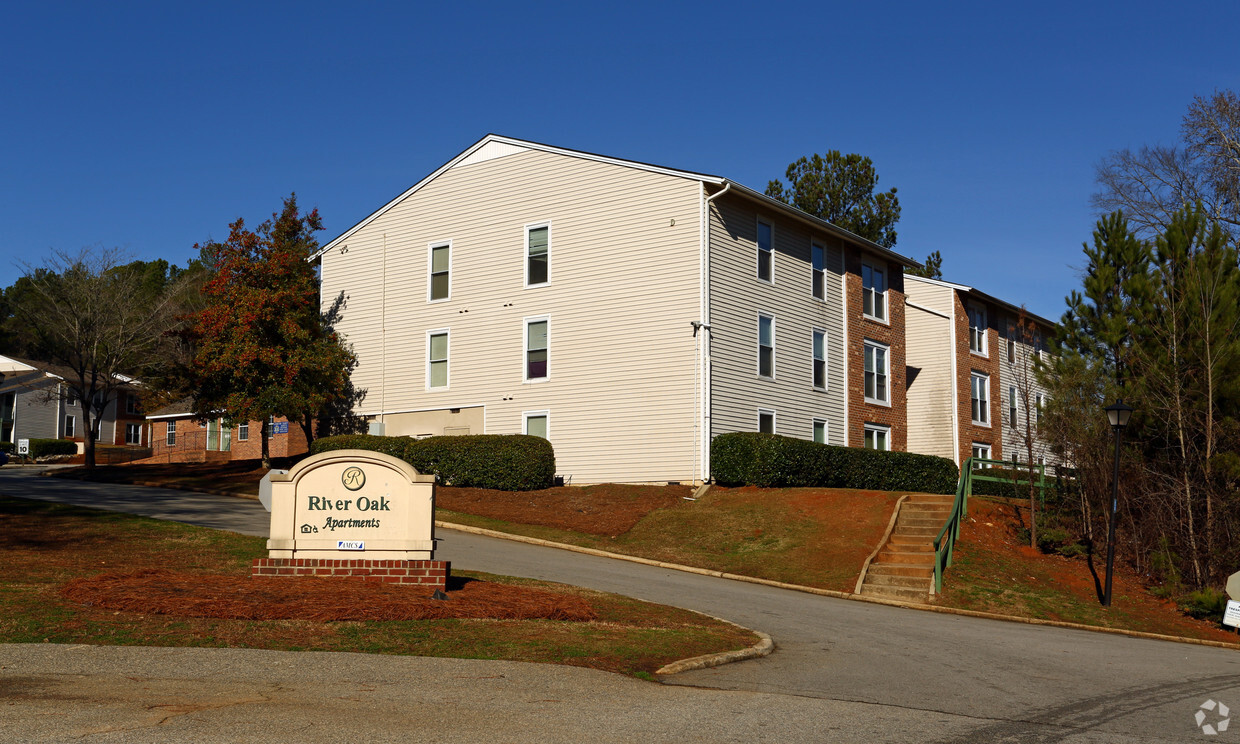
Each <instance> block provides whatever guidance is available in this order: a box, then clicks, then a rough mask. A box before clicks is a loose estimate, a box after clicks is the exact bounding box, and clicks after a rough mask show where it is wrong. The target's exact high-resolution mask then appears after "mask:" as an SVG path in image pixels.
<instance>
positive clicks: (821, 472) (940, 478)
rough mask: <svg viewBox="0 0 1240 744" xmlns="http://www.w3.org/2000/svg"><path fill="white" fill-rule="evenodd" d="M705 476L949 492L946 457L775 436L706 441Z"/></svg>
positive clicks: (733, 481)
mask: <svg viewBox="0 0 1240 744" xmlns="http://www.w3.org/2000/svg"><path fill="white" fill-rule="evenodd" d="M710 459H711V475H713V476H714V478H715V481H716V482H718V483H719V484H720V485H724V486H737V485H751V486H761V487H763V488H787V487H792V486H811V487H817V488H862V489H870V490H875V491H919V492H925V493H955V492H956V483H957V480H958V479H959V477H960V472H959V470H957V468H956V464H955V463H953V462H952V461H951V460H948V459H946V458H942V457H934V456H932V455H917V454H913V453H911V452H883V451H879V450H869V449H860V448H856V447H836V446H832V445H828V444H817V443H815V442H810V441H808V440H805V439H794V438H792V437H783V436H779V435H776V434H758V433H754V432H736V433H732V434H720V435H719V436H717V437H715V438H714V439H713V440H712V441H711V445H710Z"/></svg>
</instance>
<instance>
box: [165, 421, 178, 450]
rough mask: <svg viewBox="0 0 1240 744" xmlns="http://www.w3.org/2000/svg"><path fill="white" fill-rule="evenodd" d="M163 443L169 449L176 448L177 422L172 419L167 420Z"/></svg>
mask: <svg viewBox="0 0 1240 744" xmlns="http://www.w3.org/2000/svg"><path fill="white" fill-rule="evenodd" d="M164 443H165V444H167V445H168V446H169V447H175V446H177V422H176V421H173V420H172V419H169V420H168V436H167V437H165V438H164Z"/></svg>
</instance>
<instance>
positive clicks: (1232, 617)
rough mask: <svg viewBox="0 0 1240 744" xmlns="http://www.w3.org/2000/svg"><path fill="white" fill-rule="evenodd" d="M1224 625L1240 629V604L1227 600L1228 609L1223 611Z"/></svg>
mask: <svg viewBox="0 0 1240 744" xmlns="http://www.w3.org/2000/svg"><path fill="white" fill-rule="evenodd" d="M1223 625H1230V626H1231V627H1233V628H1240V602H1237V601H1236V600H1234V599H1229V600H1227V609H1226V610H1224V611H1223Z"/></svg>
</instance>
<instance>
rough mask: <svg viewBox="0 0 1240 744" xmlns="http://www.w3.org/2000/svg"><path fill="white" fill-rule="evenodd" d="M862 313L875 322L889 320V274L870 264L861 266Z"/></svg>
mask: <svg viewBox="0 0 1240 744" xmlns="http://www.w3.org/2000/svg"><path fill="white" fill-rule="evenodd" d="M861 312H862V313H863V314H864V315H866V316H867V317H870V318H874V319H875V320H881V321H884V322H885V321H886V320H887V273H886V271H885V270H883V269H881V268H879V267H877V266H871V265H870V264H868V263H863V264H861Z"/></svg>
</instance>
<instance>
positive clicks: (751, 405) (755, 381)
mask: <svg viewBox="0 0 1240 744" xmlns="http://www.w3.org/2000/svg"><path fill="white" fill-rule="evenodd" d="M758 217H761V218H762V219H763V221H765V222H768V223H769V224H771V225H772V226H773V227H774V282H773V283H768V282H765V281H762V280H760V279H758V278H757V258H756V256H757V229H758V228H757V220H758ZM709 219H710V223H709V224H710V313H711V316H710V317H711V328H712V332H711V367H712V369H711V435H712V436H716V435H718V434H724V433H727V432H734V431H757V429H758V409H759V408H762V409H769V410H773V411H775V412H776V423H775V427H776V428H775V431H776V433H777V434H783V435H786V436H792V437H798V438H801V439H812V438H813V433H814V428H813V420H814V419H821V420H825V421H826V422H827V435H828V441H829V443H830V444H838V445H844V444H845V443H846V442H845V435H846V427H845V423H844V406H845V386H844V331H843V309H842V304H841V303H842V301H843V298H842V296H841V295H842V291H843V290H842V286H843V285H842V281H841V277H842V274H843V255H842V247H841V245H840V242H839V241H838V240H837V239H836V238H833V237H829V236H827V235H819V234H814V233H813V232H812V231H811V230H810V229H809V228H807V227H805V226H803V225H802V224H801V223H798V222H794V221H792V220H790V219H787V218H782V219H781V216H779V215H777V214H775V213H773V212H768V211H766V210H762V211H759V210H758V208H757V207H756V206H755V205H752V204H751V203H750V202H747V201H745V200H743V199H740V198H734V197H731V196H729V195H724V196H722V197H720V198H719V199H717V200H716V201H714V202H712V203H711V211H710V217H709ZM811 239H813V240H816V241H817V242H818V244H819V245H821V246H822V247H823V248H825V249H826V256H825V258H826V287H827V298H826V302H823V301H822V300H819V299H816V298H814V296H813V293H812V284H811V276H812V269H811V263H810V243H811ZM759 314H765V315H771V316H773V317H774V318H775V377H774V379H765V378H761V377H759V376H758V361H757V359H758V356H757V355H758V316H759ZM814 328H819V329H822V330H825V331H826V332H827V338H826V342H827V343H826V352H827V353H826V358H827V389H826V390H825V391H823V390H815V389H814V388H813V329H814Z"/></svg>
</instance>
